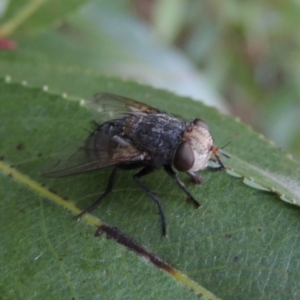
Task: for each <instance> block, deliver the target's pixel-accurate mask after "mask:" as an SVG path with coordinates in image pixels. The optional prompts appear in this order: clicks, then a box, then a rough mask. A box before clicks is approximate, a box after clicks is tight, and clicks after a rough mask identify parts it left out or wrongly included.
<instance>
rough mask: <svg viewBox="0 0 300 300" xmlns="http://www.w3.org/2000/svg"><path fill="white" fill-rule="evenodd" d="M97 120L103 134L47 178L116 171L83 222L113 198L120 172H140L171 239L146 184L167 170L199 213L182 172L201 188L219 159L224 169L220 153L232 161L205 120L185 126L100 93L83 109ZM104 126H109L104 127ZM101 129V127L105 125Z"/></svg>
mask: <svg viewBox="0 0 300 300" xmlns="http://www.w3.org/2000/svg"><path fill="white" fill-rule="evenodd" d="M83 105H84V106H86V107H87V108H88V109H89V110H90V111H91V112H92V113H93V114H94V115H96V122H98V121H99V122H100V121H101V122H102V123H101V124H100V123H97V128H96V130H95V131H94V132H92V133H91V134H90V136H89V137H88V138H87V139H86V141H85V143H84V145H83V146H82V147H80V148H79V149H78V150H77V152H76V153H74V154H73V155H72V156H71V157H70V158H69V160H68V161H67V166H65V167H63V168H62V169H58V170H56V171H53V172H49V173H46V174H44V176H46V177H65V176H71V175H75V174H80V173H84V172H88V171H92V170H100V169H103V168H105V167H109V166H112V167H113V170H112V173H111V175H110V177H109V179H108V184H107V186H106V189H105V191H104V193H103V194H102V195H101V196H100V197H99V198H98V199H97V200H96V201H95V202H94V203H93V204H92V205H91V206H89V207H88V208H86V209H85V210H84V211H82V212H81V213H80V214H79V215H78V216H77V218H78V219H79V218H80V217H82V216H83V215H84V214H85V213H88V212H91V211H92V210H94V209H95V208H96V207H97V206H98V205H99V204H100V203H101V202H102V200H103V199H104V198H105V197H106V196H107V195H108V194H109V193H110V192H111V190H112V188H113V185H114V182H115V178H116V175H117V172H118V171H119V170H131V169H140V170H139V171H138V172H137V173H136V174H135V175H133V179H134V181H135V182H136V183H137V185H138V186H139V187H140V188H141V189H142V190H143V191H144V192H145V193H146V194H147V195H148V196H149V198H150V199H151V200H152V201H153V202H154V203H155V204H156V205H157V208H158V210H159V214H160V217H161V222H162V235H163V236H165V235H166V233H167V230H166V218H165V215H164V211H163V209H162V205H161V201H160V199H159V198H158V197H157V196H156V195H155V194H154V193H152V192H151V191H150V190H149V189H148V188H147V187H146V186H145V185H144V183H142V181H141V180H140V179H141V177H143V176H146V175H148V174H150V173H152V172H153V171H155V170H157V169H158V168H160V167H162V168H164V170H165V171H166V173H167V174H168V175H169V176H171V177H172V178H173V179H174V180H175V181H176V182H177V184H178V185H179V187H180V188H181V189H182V190H183V191H184V193H185V194H186V195H187V196H188V199H189V200H190V201H191V202H192V203H193V204H194V205H195V206H196V207H199V206H200V204H199V202H198V201H197V200H196V199H195V198H194V197H193V196H192V195H191V194H190V192H189V191H188V190H187V189H186V187H185V185H184V184H183V183H182V182H181V180H180V179H179V178H178V176H177V173H176V170H177V171H180V172H186V174H187V175H188V176H189V177H190V178H191V179H192V181H193V182H194V183H196V184H200V183H201V178H200V177H199V176H198V175H197V174H196V173H195V172H196V171H199V170H204V169H205V168H207V166H208V162H209V160H210V157H211V154H214V157H215V159H216V161H217V162H218V164H219V169H224V168H225V167H224V165H223V163H222V161H221V160H220V158H219V156H218V153H219V152H220V153H221V154H223V155H225V156H227V155H226V154H225V153H224V152H222V151H221V149H219V148H217V147H216V146H214V144H213V139H212V137H211V135H210V133H209V129H208V126H207V125H206V124H205V123H204V122H203V121H202V120H200V119H194V120H192V121H188V122H187V121H184V120H182V119H180V118H178V117H175V116H172V115H170V114H168V113H166V112H164V111H162V110H159V109H156V108H153V107H151V106H148V105H146V104H144V103H141V102H137V101H134V100H131V99H128V98H125V97H122V96H117V95H113V94H106V93H100V94H96V95H95V96H94V97H93V98H92V99H91V100H87V101H86V100H85V101H84V103H83ZM103 122H104V123H103ZM99 124H100V125H99Z"/></svg>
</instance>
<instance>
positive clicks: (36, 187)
mask: <svg viewBox="0 0 300 300" xmlns="http://www.w3.org/2000/svg"><path fill="white" fill-rule="evenodd" d="M0 171H2V172H3V173H4V174H6V175H8V176H10V177H11V178H14V179H15V180H17V181H18V182H20V183H21V184H23V185H25V186H27V187H28V188H29V189H31V190H32V191H34V192H35V193H39V194H41V195H42V196H44V197H46V198H48V199H49V200H51V201H53V202H55V203H56V204H58V205H60V206H62V207H64V208H66V209H68V210H69V211H71V212H72V213H74V214H75V215H77V214H79V213H80V212H81V210H80V209H79V208H77V207H76V206H75V205H74V204H73V202H72V201H71V200H68V201H66V200H64V199H63V198H62V197H60V196H59V195H58V194H55V193H53V192H51V191H50V190H49V189H47V188H46V187H43V186H42V185H40V184H39V183H37V182H36V181H34V180H32V179H30V178H29V177H28V176H26V175H24V174H22V173H21V172H19V171H18V170H17V169H15V168H12V167H10V166H9V165H8V164H6V163H4V162H3V161H0ZM82 219H83V220H85V221H86V222H87V223H88V224H90V225H92V226H94V227H101V225H103V224H104V223H103V222H102V221H101V220H100V219H98V218H96V217H94V216H93V215H91V214H86V215H84V216H83V217H82ZM46 240H47V239H46ZM48 247H49V248H50V249H51V250H52V251H53V247H52V246H51V245H50V246H49V245H48ZM167 273H168V274H169V275H170V276H172V277H173V278H174V279H175V280H177V281H178V282H179V283H181V284H182V285H184V286H186V287H188V288H190V289H192V290H193V291H194V292H195V293H196V294H198V295H201V296H202V297H203V299H207V300H218V299H219V298H217V297H216V296H215V295H213V294H212V293H211V292H210V291H208V290H207V289H205V288H204V287H202V286H201V285H199V284H198V283H196V282H195V281H193V280H191V279H190V278H189V277H188V276H187V275H186V274H184V273H183V272H181V271H179V270H177V269H176V268H173V267H171V270H170V271H169V272H167ZM63 274H65V271H63ZM66 280H67V282H69V281H68V278H67V276H66ZM69 285H70V289H71V290H72V293H75V291H74V290H73V289H72V288H71V284H69Z"/></svg>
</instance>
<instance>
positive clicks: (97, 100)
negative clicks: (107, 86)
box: [81, 93, 163, 124]
mask: <svg viewBox="0 0 300 300" xmlns="http://www.w3.org/2000/svg"><path fill="white" fill-rule="evenodd" d="M81 105H82V106H84V107H86V108H87V109H88V110H89V111H90V112H91V113H92V115H93V116H94V119H95V121H96V122H97V123H98V124H102V123H104V122H106V121H108V120H112V119H119V118H122V117H124V116H126V115H130V114H135V115H141V114H155V113H162V112H163V111H161V110H159V109H156V108H153V107H151V106H149V105H146V104H144V103H141V102H138V101H135V100H132V99H130V98H126V97H123V96H119V95H115V94H109V93H98V94H95V95H94V96H93V97H92V98H91V99H89V100H82V101H81Z"/></svg>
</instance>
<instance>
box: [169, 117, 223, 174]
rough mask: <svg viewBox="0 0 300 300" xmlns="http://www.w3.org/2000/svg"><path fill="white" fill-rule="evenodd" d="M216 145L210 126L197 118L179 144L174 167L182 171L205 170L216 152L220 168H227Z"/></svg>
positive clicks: (188, 127)
mask: <svg viewBox="0 0 300 300" xmlns="http://www.w3.org/2000/svg"><path fill="white" fill-rule="evenodd" d="M219 150H220V149H219V148H218V147H216V146H214V144H213V139H212V136H211V134H210V132H209V129H208V126H207V124H206V123H205V122H203V121H202V120H200V119H195V120H194V121H192V122H191V123H190V124H189V125H188V126H187V128H186V130H185V131H184V133H183V136H182V142H181V143H180V144H179V145H178V147H177V149H176V152H175V155H174V158H173V165H174V167H175V168H176V169H177V170H178V171H181V172H195V171H199V170H204V169H205V168H206V167H207V165H208V161H209V159H210V157H211V154H214V156H215V158H216V160H217V162H218V163H219V165H220V168H225V166H224V164H223V163H222V162H221V160H220V158H219V155H218V152H219Z"/></svg>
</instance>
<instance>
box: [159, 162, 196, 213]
mask: <svg viewBox="0 0 300 300" xmlns="http://www.w3.org/2000/svg"><path fill="white" fill-rule="evenodd" d="M164 168H165V171H166V172H167V174H168V175H169V176H171V177H172V178H174V179H175V180H176V182H177V184H178V185H179V187H180V188H181V189H182V190H183V191H184V192H185V194H186V195H187V196H188V200H189V201H191V202H192V203H193V204H194V206H195V207H196V208H199V207H200V206H201V205H200V203H199V202H198V201H197V200H196V199H195V198H194V197H193V196H192V194H191V193H190V192H189V191H188V189H187V188H186V187H185V185H184V183H183V182H182V181H181V180H180V179H179V178H178V176H177V174H176V173H175V172H174V170H173V169H172V167H171V166H170V165H166V166H164Z"/></svg>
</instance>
